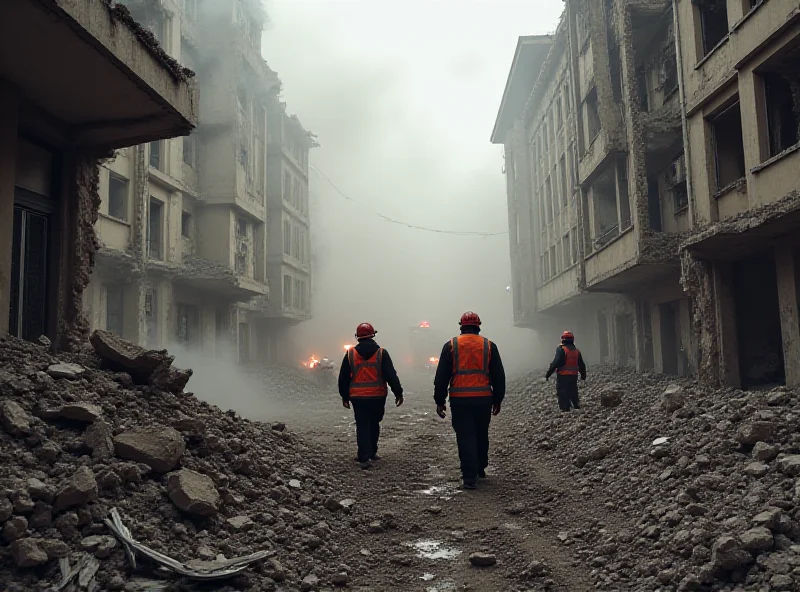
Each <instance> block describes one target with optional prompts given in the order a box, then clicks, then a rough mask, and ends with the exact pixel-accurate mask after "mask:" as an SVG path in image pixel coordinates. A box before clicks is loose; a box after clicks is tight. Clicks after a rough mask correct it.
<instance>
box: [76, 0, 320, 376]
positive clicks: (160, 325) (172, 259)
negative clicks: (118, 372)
mask: <svg viewBox="0 0 800 592" xmlns="http://www.w3.org/2000/svg"><path fill="white" fill-rule="evenodd" d="M125 4H126V5H127V6H128V7H129V8H130V9H131V11H132V13H133V15H134V16H135V17H136V18H137V20H138V21H139V22H141V23H142V24H143V26H145V27H147V28H148V29H149V30H150V31H152V32H153V34H154V35H155V37H156V38H157V39H158V41H159V43H160V45H161V47H162V48H163V49H164V50H165V51H166V52H167V53H168V54H169V55H170V56H172V57H173V58H174V59H175V60H177V61H178V62H180V63H181V64H184V65H185V66H186V67H188V68H191V69H192V70H194V71H196V72H197V80H198V86H199V90H200V97H201V103H200V113H199V125H198V128H197V129H196V130H195V131H194V133H192V134H191V135H190V136H187V137H184V138H180V139H174V140H160V141H157V142H150V143H148V144H142V145H138V146H135V147H133V148H130V149H128V150H126V151H123V152H121V153H120V154H119V156H118V157H117V158H116V159H115V160H113V161H112V162H109V163H106V164H105V165H104V167H103V168H102V169H101V172H100V195H101V206H100V216H99V220H98V224H97V226H96V228H97V231H98V237H99V239H100V242H101V247H100V250H99V253H98V263H97V268H96V271H95V273H94V274H93V277H92V282H91V284H90V289H89V290H88V291H87V295H86V298H85V303H84V304H85V308H86V310H87V314H88V316H89V318H90V319H91V325H92V328H97V329H107V330H110V331H112V332H114V333H116V334H119V335H121V336H123V337H125V338H127V339H130V340H132V341H134V342H137V343H141V344H145V345H148V346H150V347H162V346H166V345H170V344H174V343H180V344H182V345H184V346H186V347H188V348H192V349H196V350H198V351H202V352H203V353H205V354H208V355H222V354H223V353H224V354H225V355H231V354H232V355H233V356H234V357H235V358H237V359H238V360H240V361H243V362H247V361H252V360H256V359H260V360H266V359H271V360H273V361H275V360H276V359H277V353H278V351H279V350H278V348H277V347H276V340H277V339H278V338H280V335H281V331H280V330H281V329H283V328H284V327H285V326H288V325H290V324H291V323H292V322H298V321H300V320H305V319H306V318H309V317H310V314H311V309H310V305H311V297H310V293H311V286H310V282H311V277H310V267H309V265H310V264H309V261H310V253H309V250H310V249H309V246H308V245H309V219H308V176H307V170H308V169H307V167H308V154H309V149H310V147H311V145H312V143H313V141H312V139H311V136H310V134H309V133H308V132H306V131H305V130H304V129H303V128H302V125H301V124H300V123H299V121H298V120H297V118H290V117H289V116H288V115H286V106H285V104H283V103H282V102H281V101H280V99H279V94H280V87H281V83H280V80H279V79H278V77H277V75H276V74H275V73H274V72H273V71H272V70H271V69H270V68H269V67H268V66H267V63H266V62H265V61H264V60H263V58H262V57H261V35H262V31H263V28H264V21H265V18H266V16H265V14H264V10H263V7H262V6H261V3H260V2H258V1H257V0H215V1H214V2H209V1H200V0H185V1H180V0H164V1H160V2H154V1H152V0H130V1H128V2H126V3H125ZM281 154H283V155H284V158H283V159H282V160H281V159H280V158H278V159H277V160H275V158H273V155H281ZM288 169H291V175H288V174H284V170H288ZM282 218H292V219H299V220H300V222H299V223H298V224H294V225H292V227H291V228H290V229H289V230H288V231H284V225H283V224H281V223H280V221H281V219H282ZM276 220H277V221H278V223H276ZM292 231H293V233H292ZM289 233H292V234H289ZM284 243H286V244H288V245H289V248H287V249H284V248H283V245H284ZM280 255H283V257H282V258H281V257H279V256H280ZM278 259H280V261H278ZM281 264H285V265H287V266H289V267H291V270H292V271H291V273H289V272H287V273H286V274H284V273H280V272H278V273H275V265H278V266H280V265H281ZM287 276H288V277H289V279H288V280H287V279H286V278H287ZM284 282H286V283H289V285H290V288H289V290H290V291H289V292H288V294H287V288H286V286H285V285H283V283H284ZM296 295H300V296H301V297H299V298H298V297H296ZM279 321H285V323H280V322H279Z"/></svg>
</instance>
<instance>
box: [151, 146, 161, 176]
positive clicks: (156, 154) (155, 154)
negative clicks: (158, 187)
mask: <svg viewBox="0 0 800 592" xmlns="http://www.w3.org/2000/svg"><path fill="white" fill-rule="evenodd" d="M163 144H164V141H163V140H158V141H156V142H150V166H151V167H153V168H154V169H156V170H159V171H161V172H164V154H163V148H164V145H163Z"/></svg>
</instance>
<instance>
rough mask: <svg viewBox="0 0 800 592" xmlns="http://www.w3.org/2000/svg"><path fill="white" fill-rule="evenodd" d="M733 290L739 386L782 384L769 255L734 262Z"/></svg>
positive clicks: (775, 286)
mask: <svg viewBox="0 0 800 592" xmlns="http://www.w3.org/2000/svg"><path fill="white" fill-rule="evenodd" d="M733 287H734V296H735V299H736V325H737V334H738V339H739V373H740V378H741V383H742V387H743V388H747V387H753V386H758V385H764V384H784V383H785V382H786V373H785V369H784V363H783V341H782V338H781V317H780V312H779V306H778V277H777V273H776V271H775V257H774V254H773V252H772V251H771V250H770V251H764V252H762V253H758V254H756V255H752V256H750V257H747V258H745V259H741V260H739V261H737V262H735V263H734V264H733Z"/></svg>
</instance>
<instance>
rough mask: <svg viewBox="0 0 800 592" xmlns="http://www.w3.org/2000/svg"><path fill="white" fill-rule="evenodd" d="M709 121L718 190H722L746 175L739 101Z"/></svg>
mask: <svg viewBox="0 0 800 592" xmlns="http://www.w3.org/2000/svg"><path fill="white" fill-rule="evenodd" d="M709 123H710V124H711V135H712V141H713V147H714V162H715V168H716V180H717V191H720V190H722V189H724V188H725V187H727V186H728V185H731V184H732V183H735V182H736V181H738V180H739V179H741V178H743V177H744V176H745V168H744V139H743V137H742V114H741V111H740V109H739V101H738V100H737V101H736V102H735V103H734V104H732V105H731V106H729V107H727V108H725V109H723V110H722V111H721V112H720V113H718V114H716V115H714V116H712V117H711V118H710V120H709Z"/></svg>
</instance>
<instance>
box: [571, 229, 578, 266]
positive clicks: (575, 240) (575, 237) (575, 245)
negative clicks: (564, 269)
mask: <svg viewBox="0 0 800 592" xmlns="http://www.w3.org/2000/svg"><path fill="white" fill-rule="evenodd" d="M570 238H571V239H572V263H577V262H578V227H577V226H573V227H572V232H571V233H570Z"/></svg>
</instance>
